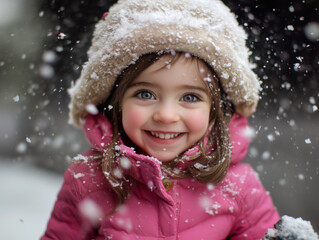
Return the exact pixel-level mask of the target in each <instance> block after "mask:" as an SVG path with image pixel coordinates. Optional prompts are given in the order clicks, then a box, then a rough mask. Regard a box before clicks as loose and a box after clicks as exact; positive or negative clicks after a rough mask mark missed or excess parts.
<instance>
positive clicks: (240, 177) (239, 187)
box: [219, 163, 266, 200]
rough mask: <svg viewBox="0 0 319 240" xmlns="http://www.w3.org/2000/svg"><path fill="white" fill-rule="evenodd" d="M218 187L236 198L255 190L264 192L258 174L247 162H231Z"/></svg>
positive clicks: (239, 198)
mask: <svg viewBox="0 0 319 240" xmlns="http://www.w3.org/2000/svg"><path fill="white" fill-rule="evenodd" d="M219 187H220V188H221V189H222V190H224V191H226V192H229V193H231V195H232V196H233V197H235V198H237V199H238V200H242V199H243V198H245V197H246V196H247V195H248V194H254V193H257V192H258V193H262V194H266V191H265V189H264V187H263V185H262V183H261V182H260V180H259V176H258V174H257V173H256V172H255V170H254V169H253V168H252V167H251V166H250V165H249V164H247V163H238V164H232V165H231V166H230V167H229V170H228V172H227V175H226V177H225V179H224V180H223V181H222V182H221V184H220V185H219Z"/></svg>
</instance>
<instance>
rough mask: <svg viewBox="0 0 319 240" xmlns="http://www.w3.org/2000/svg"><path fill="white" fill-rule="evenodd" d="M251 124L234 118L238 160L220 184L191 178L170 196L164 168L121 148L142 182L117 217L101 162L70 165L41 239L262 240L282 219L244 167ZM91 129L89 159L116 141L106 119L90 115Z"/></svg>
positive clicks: (129, 168)
mask: <svg viewBox="0 0 319 240" xmlns="http://www.w3.org/2000/svg"><path fill="white" fill-rule="evenodd" d="M247 125H248V123H247V119H246V118H244V117H240V116H238V115H234V116H233V118H232V121H231V123H230V126H229V129H230V133H231V141H232V145H233V149H232V158H231V161H232V162H231V166H230V168H229V171H228V173H227V175H226V177H225V179H224V180H223V181H222V183H220V184H219V185H217V186H212V185H209V184H208V185H207V184H201V183H199V182H197V181H196V180H194V179H191V178H185V179H179V180H172V182H171V183H172V187H171V189H170V190H168V191H166V190H165V188H164V186H163V183H162V180H161V179H162V175H161V170H160V163H159V162H158V161H157V160H156V159H154V158H151V157H148V156H144V155H138V154H136V153H135V152H134V151H133V150H132V149H130V148H128V147H126V146H124V145H122V146H121V152H122V153H123V156H122V157H123V158H122V159H121V161H123V162H124V163H125V164H124V166H125V168H127V170H126V171H127V173H128V174H133V175H134V176H135V178H136V179H137V183H136V185H135V187H134V190H133V191H132V193H131V194H130V197H129V199H128V200H127V201H126V202H125V204H124V205H122V206H121V207H120V209H119V210H118V211H116V212H115V213H113V214H108V213H109V212H110V211H112V210H113V209H114V207H115V204H116V197H115V196H114V193H113V192H112V190H111V189H110V185H109V183H108V182H107V181H106V179H105V177H104V175H103V173H102V171H101V168H100V166H99V165H98V164H97V162H96V161H79V162H75V163H72V164H71V165H70V167H69V168H68V169H67V170H66V172H65V175H64V184H63V186H62V189H61V190H60V192H59V195H58V199H57V201H56V203H55V206H54V209H53V212H52V216H51V218H50V220H49V223H48V227H47V230H46V232H45V234H44V236H43V237H42V238H41V240H46V239H63V240H72V239H74V240H80V239H88V240H91V239H95V240H102V239H103V240H105V239H113V240H126V239H148V240H155V239H167V240H173V239H174V240H175V239H180V240H197V239H198V240H204V239H211V240H219V239H232V240H235V239H249V240H250V239H261V238H262V237H263V236H264V235H265V232H266V231H267V229H268V228H270V227H273V225H274V224H275V223H276V222H277V221H278V220H279V216H278V213H277V211H276V209H275V207H274V205H273V203H272V200H271V198H270V196H269V195H268V193H267V192H266V191H265V189H264V188H263V186H262V184H261V183H260V181H259V179H258V176H257V174H256V173H255V172H254V170H253V169H252V168H251V167H250V166H249V165H248V164H244V163H239V162H240V161H241V160H242V159H243V158H244V157H245V156H246V154H247V150H248V146H249V139H247V138H245V137H243V134H241V132H242V130H243V129H244V128H245V127H246V126H247ZM85 129H86V135H87V138H88V140H89V142H90V143H91V144H92V146H93V147H94V149H95V152H94V151H91V152H89V153H87V154H86V155H92V154H96V152H98V151H103V146H105V145H106V143H107V142H108V141H109V140H110V137H109V136H110V135H109V131H110V128H109V123H108V121H107V120H106V118H104V117H102V116H101V115H96V116H90V117H89V118H88V119H87V122H86V125H85Z"/></svg>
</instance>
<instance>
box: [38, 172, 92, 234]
mask: <svg viewBox="0 0 319 240" xmlns="http://www.w3.org/2000/svg"><path fill="white" fill-rule="evenodd" d="M80 201H81V196H80V191H79V187H78V186H77V181H75V179H74V175H73V174H72V171H71V170H70V168H69V169H68V170H66V172H65V174H64V183H63V185H62V188H61V190H60V192H59V194H58V198H57V200H56V203H55V205H54V208H53V211H52V213H51V217H50V219H49V222H48V225H47V229H46V231H45V233H44V235H43V236H42V237H41V239H40V240H48V239H51V240H53V239H54V240H57V239H61V240H64V239H68V240H73V239H74V240H79V239H91V238H88V237H87V236H88V235H87V233H84V231H83V222H82V220H81V216H80V214H79V211H78V208H77V206H78V203H79V202H80Z"/></svg>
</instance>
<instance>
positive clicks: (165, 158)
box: [137, 148, 178, 162]
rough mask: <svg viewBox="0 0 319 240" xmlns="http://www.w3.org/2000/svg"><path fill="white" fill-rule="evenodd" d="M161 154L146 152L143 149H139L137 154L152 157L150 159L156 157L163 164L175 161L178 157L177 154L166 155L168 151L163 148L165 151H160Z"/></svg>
mask: <svg viewBox="0 0 319 240" xmlns="http://www.w3.org/2000/svg"><path fill="white" fill-rule="evenodd" d="M159 151H160V152H157V153H155V152H146V151H145V150H143V149H137V153H138V154H143V155H146V156H150V157H154V158H156V159H157V160H159V161H161V162H168V161H171V160H174V159H175V158H176V157H178V155H176V154H175V153H169V152H167V153H165V151H166V149H165V148H163V150H159Z"/></svg>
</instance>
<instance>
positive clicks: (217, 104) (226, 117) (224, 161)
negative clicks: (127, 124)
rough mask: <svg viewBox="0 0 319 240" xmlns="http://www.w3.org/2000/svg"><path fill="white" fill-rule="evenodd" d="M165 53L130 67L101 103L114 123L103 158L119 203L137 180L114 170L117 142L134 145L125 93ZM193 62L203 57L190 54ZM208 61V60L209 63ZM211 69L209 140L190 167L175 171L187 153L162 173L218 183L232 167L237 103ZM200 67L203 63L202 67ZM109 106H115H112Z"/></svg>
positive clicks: (175, 56) (165, 166)
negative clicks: (124, 118) (123, 108)
mask: <svg viewBox="0 0 319 240" xmlns="http://www.w3.org/2000/svg"><path fill="white" fill-rule="evenodd" d="M163 54H169V53H167V52H162V53H150V54H147V55H144V56H142V57H140V58H139V59H138V60H137V61H136V62H135V63H134V64H132V65H130V66H128V67H127V68H126V69H125V70H124V71H123V72H122V74H121V75H120V76H119V77H118V78H117V81H116V82H115V85H114V87H113V89H112V92H111V95H110V97H109V98H108V99H107V100H106V102H105V103H104V104H102V105H101V106H99V109H100V111H101V112H103V114H104V115H106V116H107V117H108V119H109V120H110V121H111V122H112V125H113V139H112V141H111V143H110V146H109V148H108V149H107V152H106V154H104V157H103V159H102V162H101V164H102V169H103V172H104V175H105V177H106V179H107V180H108V181H109V182H110V183H111V186H112V187H113V190H114V192H115V193H116V194H117V196H118V200H119V205H120V204H122V203H123V202H124V201H125V200H126V199H127V197H128V194H129V189H131V188H132V184H133V183H134V179H132V177H130V176H124V177H122V178H120V179H119V178H118V177H116V176H115V175H114V173H113V171H114V169H117V168H119V167H120V166H119V163H118V156H117V155H118V153H117V151H116V145H117V144H118V142H119V139H120V138H121V139H122V140H123V141H124V140H125V142H128V141H129V144H132V146H134V143H132V142H131V141H130V140H129V139H128V137H127V136H126V134H125V132H124V130H123V126H122V114H121V109H120V106H121V100H122V97H123V96H124V93H125V91H126V89H127V87H128V86H129V85H130V83H131V82H132V81H133V80H134V79H135V78H136V77H137V76H138V75H139V74H140V73H141V72H142V71H144V70H145V69H146V68H148V67H149V66H151V65H152V64H153V63H154V62H156V61H157V60H159V59H160V58H161V57H162V56H163ZM183 54H185V53H183V52H178V53H175V52H173V54H171V55H172V59H171V61H170V64H174V62H176V61H177V60H178V59H179V58H180V57H181V56H182V55H183ZM190 59H191V60H192V61H197V64H198V63H199V61H201V60H200V59H199V58H197V57H194V56H190ZM205 64H206V63H205ZM206 66H207V68H208V69H209V70H210V74H211V78H212V81H210V82H207V84H208V89H209V91H210V94H211V98H212V99H211V103H212V106H211V111H210V116H209V122H210V125H212V126H213V128H212V129H211V131H210V132H209V134H208V142H207V144H206V146H204V138H205V136H203V138H202V139H200V141H199V142H198V146H199V147H200V148H201V151H200V154H199V155H198V156H196V158H195V159H191V160H190V161H189V163H190V164H187V167H186V170H183V171H178V173H176V171H174V169H175V168H176V166H177V164H178V163H179V162H180V161H184V159H183V158H182V157H183V154H181V156H178V157H177V158H176V159H174V160H171V161H168V162H163V163H162V165H161V168H162V172H164V173H166V174H167V175H170V176H174V177H178V178H184V177H189V176H190V177H193V178H195V179H196V180H198V181H199V182H201V183H212V184H218V183H219V182H221V181H222V180H223V178H224V177H225V175H226V172H227V170H228V166H229V163H230V146H229V132H228V124H229V121H230V118H231V115H232V112H233V106H232V104H231V102H230V100H229V99H228V98H227V96H226V94H225V93H224V92H223V90H222V87H221V86H220V81H219V80H218V78H217V76H216V74H215V72H214V71H213V69H212V68H211V67H209V65H208V64H206ZM198 68H199V66H198ZM108 106H112V108H111V109H109V108H108Z"/></svg>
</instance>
